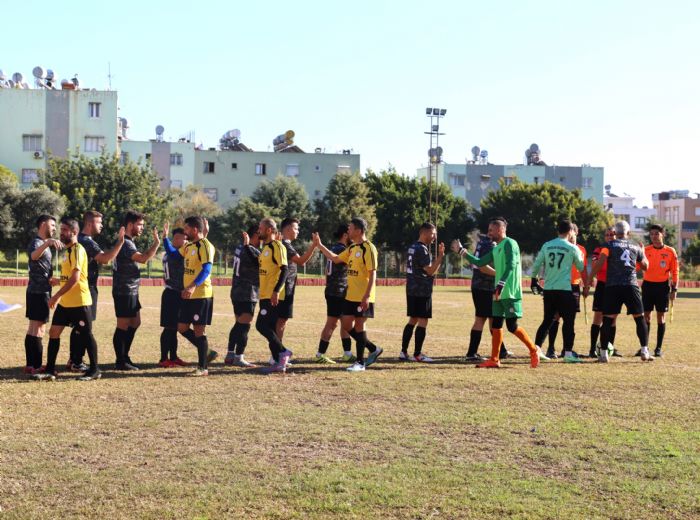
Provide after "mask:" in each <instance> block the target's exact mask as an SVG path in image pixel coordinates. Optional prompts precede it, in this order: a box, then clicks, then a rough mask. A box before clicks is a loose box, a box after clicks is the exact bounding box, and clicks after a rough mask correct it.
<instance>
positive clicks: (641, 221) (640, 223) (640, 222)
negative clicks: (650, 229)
mask: <svg viewBox="0 0 700 520" xmlns="http://www.w3.org/2000/svg"><path fill="white" fill-rule="evenodd" d="M647 220H648V219H647V218H646V217H634V227H635V229H642V228H643V227H644V226H646V225H647Z"/></svg>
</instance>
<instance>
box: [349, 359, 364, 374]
mask: <svg viewBox="0 0 700 520" xmlns="http://www.w3.org/2000/svg"><path fill="white" fill-rule="evenodd" d="M345 370H347V371H348V372H364V371H365V365H363V364H362V363H360V362H359V361H356V362H355V363H354V364H352V365H350V366H349V367H348V368H346V369H345Z"/></svg>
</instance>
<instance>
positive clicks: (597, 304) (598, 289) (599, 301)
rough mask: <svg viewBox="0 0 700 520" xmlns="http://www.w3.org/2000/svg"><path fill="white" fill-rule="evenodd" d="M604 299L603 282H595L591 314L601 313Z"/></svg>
mask: <svg viewBox="0 0 700 520" xmlns="http://www.w3.org/2000/svg"><path fill="white" fill-rule="evenodd" d="M604 298H605V282H600V281H599V282H597V283H596V284H595V292H594V293H593V312H603V302H604V301H605V300H604Z"/></svg>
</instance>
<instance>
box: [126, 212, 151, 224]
mask: <svg viewBox="0 0 700 520" xmlns="http://www.w3.org/2000/svg"><path fill="white" fill-rule="evenodd" d="M145 219H146V215H145V214H143V213H140V212H138V211H134V210H132V209H130V210H127V212H126V213H125V214H124V220H123V222H124V226H128V225H129V224H132V223H135V222H138V221H139V220H145Z"/></svg>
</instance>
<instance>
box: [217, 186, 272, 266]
mask: <svg viewBox="0 0 700 520" xmlns="http://www.w3.org/2000/svg"><path fill="white" fill-rule="evenodd" d="M265 217H272V218H274V219H275V220H277V221H278V222H279V220H280V213H279V210H278V209H272V208H270V207H268V206H265V205H264V204H260V203H259V202H253V200H252V199H250V198H248V197H243V198H242V199H241V200H240V201H239V202H238V204H236V205H235V206H232V207H230V208H228V209H227V210H226V211H225V212H224V213H223V214H221V215H219V216H218V217H215V218H214V219H212V220H211V222H210V228H211V231H210V233H209V240H211V242H212V244H214V245H216V248H217V249H218V250H219V251H220V252H221V254H222V255H223V257H224V259H226V258H227V257H228V255H230V254H232V253H233V250H234V249H235V247H236V245H237V244H238V243H240V241H241V233H242V232H243V231H247V230H248V228H249V227H250V226H252V225H256V224H258V223H259V222H260V221H261V220H262V219H263V218H265Z"/></svg>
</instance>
